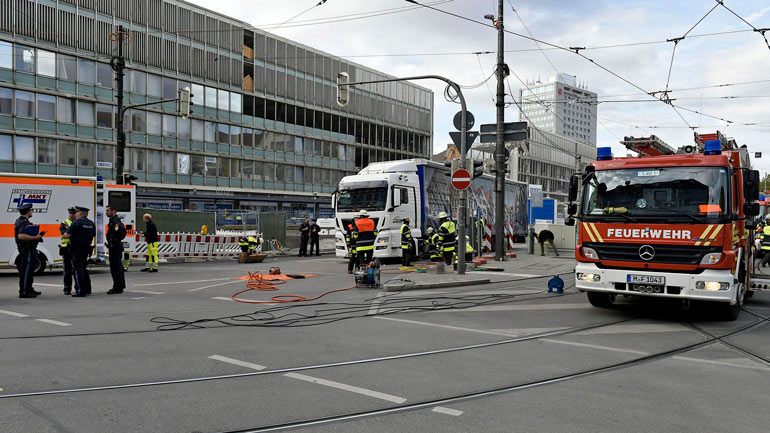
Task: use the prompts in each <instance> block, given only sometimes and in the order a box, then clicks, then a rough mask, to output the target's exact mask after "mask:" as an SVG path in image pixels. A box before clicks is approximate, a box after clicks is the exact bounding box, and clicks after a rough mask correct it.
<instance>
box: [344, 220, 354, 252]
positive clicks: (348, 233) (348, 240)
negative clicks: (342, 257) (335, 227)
mask: <svg viewBox="0 0 770 433" xmlns="http://www.w3.org/2000/svg"><path fill="white" fill-rule="evenodd" d="M354 230H355V228H354V227H353V224H348V229H347V230H345V244H346V245H347V246H348V251H350V255H351V256H352V255H355V254H356V243H355V241H354V239H353V231H354Z"/></svg>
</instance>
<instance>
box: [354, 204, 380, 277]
mask: <svg viewBox="0 0 770 433" xmlns="http://www.w3.org/2000/svg"><path fill="white" fill-rule="evenodd" d="M353 225H354V227H355V231H354V232H353V239H355V242H356V254H357V255H358V263H359V264H360V265H361V266H368V265H369V263H370V262H371V261H372V258H373V257H374V241H375V239H377V230H376V225H375V224H374V221H373V220H372V219H370V218H369V212H367V211H366V209H362V210H361V211H359V212H358V219H357V220H356V221H355V222H354V223H353Z"/></svg>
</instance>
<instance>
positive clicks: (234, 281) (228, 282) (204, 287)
mask: <svg viewBox="0 0 770 433" xmlns="http://www.w3.org/2000/svg"><path fill="white" fill-rule="evenodd" d="M238 281H240V280H233V281H225V282H224V283H219V284H211V285H208V286H203V287H197V288H195V289H190V290H188V292H197V291H198V290H203V289H210V288H212V287H218V286H224V285H226V284H232V283H237V282H238Z"/></svg>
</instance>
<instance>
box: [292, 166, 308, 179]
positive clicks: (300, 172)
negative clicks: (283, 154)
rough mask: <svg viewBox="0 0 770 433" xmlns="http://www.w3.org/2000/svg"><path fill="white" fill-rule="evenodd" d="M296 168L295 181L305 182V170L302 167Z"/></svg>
mask: <svg viewBox="0 0 770 433" xmlns="http://www.w3.org/2000/svg"><path fill="white" fill-rule="evenodd" d="M294 169H295V170H294V182H295V183H305V176H303V173H304V171H303V170H302V167H294Z"/></svg>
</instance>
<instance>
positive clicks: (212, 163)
mask: <svg viewBox="0 0 770 433" xmlns="http://www.w3.org/2000/svg"><path fill="white" fill-rule="evenodd" d="M203 163H204V166H205V167H204V168H205V174H206V176H212V177H213V176H216V175H217V157H216V156H206V157H205V158H204V160H203Z"/></svg>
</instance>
